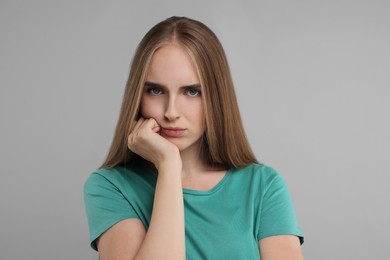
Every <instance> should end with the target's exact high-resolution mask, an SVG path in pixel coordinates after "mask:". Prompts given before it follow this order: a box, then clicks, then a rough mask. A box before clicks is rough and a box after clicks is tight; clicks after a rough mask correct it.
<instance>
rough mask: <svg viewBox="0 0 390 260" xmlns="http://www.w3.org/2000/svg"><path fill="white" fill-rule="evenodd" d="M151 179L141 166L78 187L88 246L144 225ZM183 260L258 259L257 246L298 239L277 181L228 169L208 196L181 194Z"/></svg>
mask: <svg viewBox="0 0 390 260" xmlns="http://www.w3.org/2000/svg"><path fill="white" fill-rule="evenodd" d="M156 181H157V174H156V173H155V172H153V170H152V169H151V168H149V167H147V166H146V165H143V164H138V165H137V166H131V167H130V166H127V167H115V168H113V169H108V170H107V169H100V170H98V171H96V172H94V173H92V174H91V175H90V176H89V178H88V179H87V181H86V183H85V186H84V200H85V207H86V213H87V218H88V223H89V229H90V242H91V246H92V248H94V249H95V250H96V244H95V239H96V238H98V237H99V236H100V235H101V234H102V233H103V232H104V231H105V230H107V229H108V228H110V227H111V226H112V225H114V224H115V223H117V222H119V221H121V220H123V219H126V218H139V219H140V220H141V221H142V222H143V224H144V226H145V228H146V229H147V228H148V226H149V223H150V218H151V212H152V205H153V197H154V187H155V185H156ZM183 195H184V206H185V224H186V254H187V259H189V260H190V259H197V260H198V259H247V260H249V259H259V258H260V257H259V250H258V240H260V239H262V238H265V237H268V236H273V235H282V234H292V235H296V236H299V237H300V240H301V243H303V235H302V232H301V230H300V228H299V226H298V224H297V220H296V217H295V212H294V207H293V204H292V201H291V198H290V194H289V192H288V189H287V186H286V184H285V182H284V180H283V179H282V177H281V176H280V175H279V174H278V173H277V172H276V171H275V170H274V169H273V168H271V167H269V166H266V165H264V164H251V165H249V166H247V167H245V168H242V169H236V168H234V167H231V168H230V169H229V170H228V172H227V173H226V175H225V177H224V178H223V179H222V180H221V181H220V182H219V183H218V184H217V185H216V186H215V187H214V188H213V189H211V190H208V191H196V190H189V189H183Z"/></svg>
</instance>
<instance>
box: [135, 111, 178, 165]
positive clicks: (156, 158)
mask: <svg viewBox="0 0 390 260" xmlns="http://www.w3.org/2000/svg"><path fill="white" fill-rule="evenodd" d="M160 130H161V128H160V126H159V125H158V123H157V121H156V120H155V119H153V118H149V119H145V118H142V117H141V118H140V119H139V120H138V122H137V124H136V125H135V128H134V130H133V132H132V133H131V134H130V135H129V137H128V139H127V146H128V147H129V149H130V150H131V151H133V152H134V153H136V154H138V155H140V156H141V157H143V158H144V159H146V160H148V161H150V162H152V163H153V164H154V166H155V167H156V168H157V169H159V168H160V167H161V165H162V164H164V163H166V162H175V160H179V161H180V163H181V159H180V153H179V149H178V148H177V146H175V145H174V144H172V143H171V142H169V141H168V140H166V139H165V138H164V137H162V136H161V135H160V134H159V132H160Z"/></svg>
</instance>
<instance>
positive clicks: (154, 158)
mask: <svg viewBox="0 0 390 260" xmlns="http://www.w3.org/2000/svg"><path fill="white" fill-rule="evenodd" d="M84 195H85V206H86V211H87V217H88V222H89V227H90V238H91V246H92V247H93V248H94V249H95V250H98V251H99V256H100V258H101V259H103V260H105V259H110V260H111V259H170V260H171V259H259V257H261V259H266V260H272V259H302V258H303V257H302V252H301V248H300V243H302V242H303V236H302V233H301V231H300V229H299V226H298V224H297V221H296V218H295V213H294V209H293V206H292V202H291V199H290V195H289V193H288V191H287V187H286V185H285V183H284V182H283V179H282V178H281V177H280V175H279V174H278V173H276V172H275V170H273V169H272V168H271V167H268V166H266V165H264V164H259V163H257V161H256V159H255V156H254V155H253V153H252V151H251V149H250V147H249V144H248V142H247V139H246V137H245V134H244V130H243V127H242V123H241V119H240V114H239V111H238V106H237V101H236V97H235V93H234V89H233V83H232V79H231V76H230V72H229V68H228V63H227V60H226V56H225V54H224V51H223V49H222V46H221V44H220V43H219V41H218V39H217V37H216V36H215V35H214V33H213V32H212V31H211V30H210V29H209V28H207V27H206V26H205V25H204V24H202V23H200V22H198V21H195V20H191V19H188V18H184V17H171V18H169V19H167V20H165V21H162V22H160V23H159V24H157V25H155V26H154V27H153V28H152V29H151V30H150V31H149V32H148V33H147V34H146V35H145V36H144V38H143V39H142V41H141V42H140V44H139V46H138V48H137V51H136V53H135V56H134V59H133V62H132V66H131V69H130V75H129V79H128V82H127V86H126V90H125V94H124V99H123V104H122V108H121V112H120V117H119V121H118V124H117V127H116V131H115V135H114V140H113V143H112V146H111V149H110V151H109V153H108V156H107V159H106V161H105V162H104V164H103V165H102V167H101V168H100V169H99V170H98V171H96V172H95V173H93V174H91V175H90V177H89V178H88V180H87V182H86V183H85V187H84Z"/></svg>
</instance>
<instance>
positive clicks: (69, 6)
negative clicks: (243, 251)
mask: <svg viewBox="0 0 390 260" xmlns="http://www.w3.org/2000/svg"><path fill="white" fill-rule="evenodd" d="M389 13H390V2H389V1H385V0H383V1H380V0H366V1H359V0H355V1H352V0H349V1H347V0H338V1H335V0H326V1H325V0H323V1H321V0H319V1H309V0H302V1H295V0H278V1H262V0H258V1H226V0H220V1H179V0H177V1H158V0H155V1H152V0H149V1H137V2H136V1H102V0H98V1H93V0H90V1H86V0H78V1H50V0H47V1H43V0H35V1H18V0H13V1H11V0H9V1H4V0H1V2H0V39H1V49H0V73H1V77H0V109H1V110H0V125H1V127H0V131H1V132H0V160H1V182H0V203H1V211H0V212H1V213H0V258H1V259H96V258H97V254H96V253H95V252H94V251H92V249H90V248H89V242H88V227H87V220H86V216H85V211H84V204H83V197H82V187H83V184H84V181H85V180H86V178H87V176H88V175H89V174H90V173H91V172H92V171H94V170H95V169H96V168H97V167H98V166H100V164H101V163H102V161H103V160H104V158H105V155H106V153H107V151H108V148H109V145H110V142H111V140H112V135H113V131H114V127H115V124H116V120H117V118H118V113H119V108H120V104H121V99H122V94H123V90H124V86H125V82H126V79H127V76H128V71H129V65H130V61H131V58H132V55H133V53H134V50H135V48H136V45H137V44H138V42H139V41H140V39H141V37H142V36H143V35H144V34H145V33H146V31H147V30H148V29H149V28H150V27H151V26H152V25H154V24H155V23H157V22H159V21H161V20H162V19H165V18H167V17H170V16H172V15H184V16H188V17H192V18H195V19H199V20H201V21H203V22H204V23H206V24H207V25H208V26H209V27H210V28H211V29H213V30H214V31H215V33H216V34H217V35H218V36H219V38H220V40H221V42H222V43H223V45H224V47H225V50H226V53H227V56H228V59H229V62H230V66H231V71H232V74H233V78H234V82H235V87H236V91H237V95H238V100H239V105H240V109H241V114H242V118H243V121H244V126H245V129H246V132H247V135H248V138H249V140H250V142H251V144H252V146H253V149H254V151H255V153H256V155H257V157H258V159H259V160H260V161H262V162H264V163H266V164H268V165H271V166H273V167H274V168H276V169H277V170H278V171H279V172H280V173H281V174H282V175H283V176H284V178H285V179H286V181H287V183H288V186H289V189H290V192H291V194H292V197H293V200H294V203H295V207H296V211H297V215H298V219H299V222H300V225H301V227H302V229H303V231H304V233H305V239H306V242H305V244H304V245H303V249H304V253H305V256H306V259H317V260H322V259H324V260H325V259H347V260H349V259H351V260H352V259H354V260H356V259H388V247H389V242H390V240H389V234H388V232H389V231H390V230H389V227H390V225H389V220H390V209H389V205H390V203H389V198H390V192H389V190H390V189H389V181H390V176H389V167H388V161H389V155H390V151H389V150H390V149H389V147H390V138H389V133H390V122H389V118H390V116H389V111H390V102H389V101H390V99H389V95H390V91H389V88H390V76H389V75H390V33H389V32H390V30H389V28H390V15H389ZM221 239H223V238H221Z"/></svg>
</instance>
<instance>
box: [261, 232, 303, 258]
mask: <svg viewBox="0 0 390 260" xmlns="http://www.w3.org/2000/svg"><path fill="white" fill-rule="evenodd" d="M259 250H260V258H261V259H262V260H303V253H302V249H301V245H300V242H299V238H298V237H297V236H293V235H279V236H271V237H266V238H263V239H261V240H260V241H259Z"/></svg>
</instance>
